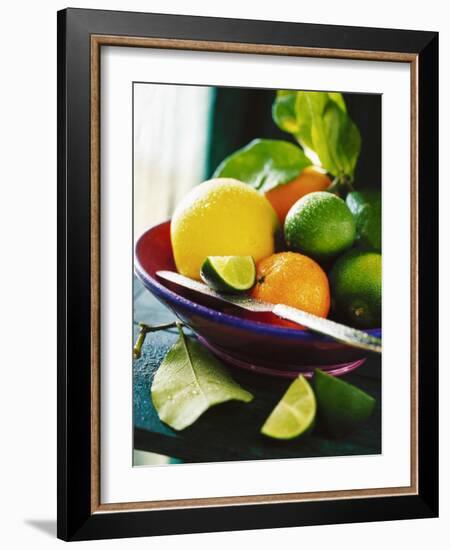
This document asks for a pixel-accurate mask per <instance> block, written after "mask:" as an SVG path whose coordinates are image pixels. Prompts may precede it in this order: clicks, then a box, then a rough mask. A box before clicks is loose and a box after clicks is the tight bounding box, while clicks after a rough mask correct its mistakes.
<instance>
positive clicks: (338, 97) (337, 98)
mask: <svg viewBox="0 0 450 550" xmlns="http://www.w3.org/2000/svg"><path fill="white" fill-rule="evenodd" d="M328 96H329V98H330V99H332V100H333V101H334V102H335V103H336V105H337V106H338V107H340V108H341V109H342V110H343V111H344V113H346V112H347V105H346V104H345V101H344V97H343V95H342V94H341V93H339V92H328Z"/></svg>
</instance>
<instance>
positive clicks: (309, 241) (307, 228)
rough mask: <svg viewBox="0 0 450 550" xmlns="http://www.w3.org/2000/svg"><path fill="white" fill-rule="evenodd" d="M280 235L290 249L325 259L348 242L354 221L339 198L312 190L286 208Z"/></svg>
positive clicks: (334, 254)
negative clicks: (282, 233)
mask: <svg viewBox="0 0 450 550" xmlns="http://www.w3.org/2000/svg"><path fill="white" fill-rule="evenodd" d="M284 235H285V238H286V243H287V245H288V247H289V248H290V249H292V250H296V251H298V252H302V253H303V254H306V256H311V257H312V258H314V259H316V260H319V261H326V260H329V259H331V258H334V257H335V256H337V255H338V254H340V253H341V252H344V251H345V250H347V248H350V247H351V246H352V244H353V241H354V240H355V235H356V224H355V220H354V218H353V215H352V213H351V212H350V210H349V208H348V206H347V205H346V204H345V202H344V201H343V200H342V199H341V198H339V197H337V196H336V195H333V194H332V193H328V192H326V191H316V192H314V193H309V194H308V195H305V196H304V197H302V198H301V199H299V200H298V201H297V202H296V203H295V204H294V205H293V206H292V208H291V209H290V210H289V212H288V215H287V216H286V221H285V223H284Z"/></svg>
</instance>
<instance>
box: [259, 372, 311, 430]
mask: <svg viewBox="0 0 450 550" xmlns="http://www.w3.org/2000/svg"><path fill="white" fill-rule="evenodd" d="M315 416H316V399H315V397H314V393H313V391H312V389H311V386H310V385H309V384H308V382H307V381H306V379H305V378H304V377H303V376H299V377H298V378H296V379H295V380H294V381H293V382H292V384H291V385H290V386H289V388H288V390H287V392H286V393H285V394H284V395H283V397H282V398H281V401H280V402H279V403H278V405H277V406H276V407H275V408H274V409H273V411H272V412H271V414H270V416H269V418H268V419H267V420H266V421H265V423H264V425H263V427H262V428H261V433H263V434H264V435H267V436H269V437H273V438H275V439H293V438H294V437H298V436H299V435H301V434H303V433H304V432H306V431H307V430H309V428H311V427H312V425H313V422H314V418H315Z"/></svg>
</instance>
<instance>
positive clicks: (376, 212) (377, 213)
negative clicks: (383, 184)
mask: <svg viewBox="0 0 450 550" xmlns="http://www.w3.org/2000/svg"><path fill="white" fill-rule="evenodd" d="M346 203H347V206H348V207H349V208H350V211H351V212H352V214H353V216H354V218H355V220H356V242H357V243H358V244H360V245H361V246H363V247H365V248H372V249H374V250H381V193H380V191H378V190H375V189H368V190H365V191H352V192H351V193H349V194H348V195H347V198H346Z"/></svg>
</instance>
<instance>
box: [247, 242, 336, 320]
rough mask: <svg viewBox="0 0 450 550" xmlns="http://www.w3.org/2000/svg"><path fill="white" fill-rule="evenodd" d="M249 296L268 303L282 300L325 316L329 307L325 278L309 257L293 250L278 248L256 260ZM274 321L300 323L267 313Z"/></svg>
mask: <svg viewBox="0 0 450 550" xmlns="http://www.w3.org/2000/svg"><path fill="white" fill-rule="evenodd" d="M252 297H253V298H256V299H257V300H263V301H264V302H269V303H271V304H284V305H286V306H292V307H296V308H298V309H301V310H303V311H307V312H308V313H312V314H314V315H318V316H319V317H326V316H327V315H328V311H329V309H330V289H329V285H328V278H327V276H326V274H325V272H324V271H323V269H322V268H321V267H320V265H319V264H318V263H316V262H315V261H314V260H312V259H311V258H308V257H307V256H303V255H302V254H298V253H296V252H279V253H278V254H273V255H272V256H269V257H267V258H264V259H263V260H261V261H259V262H258V264H257V266H256V284H255V286H254V287H253V290H252ZM271 320H272V321H273V323H275V324H279V325H282V326H288V327H292V328H301V327H300V325H297V324H295V323H291V322H290V321H286V320H284V319H280V318H279V317H277V316H276V315H273V316H271Z"/></svg>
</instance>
